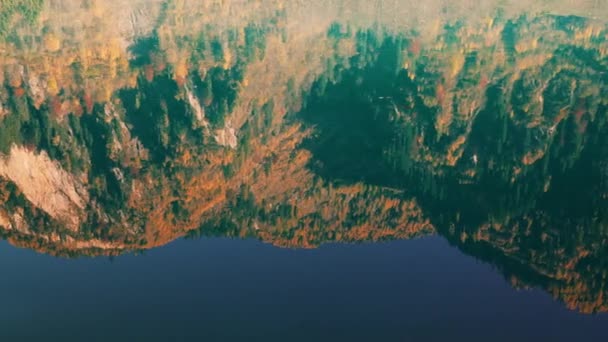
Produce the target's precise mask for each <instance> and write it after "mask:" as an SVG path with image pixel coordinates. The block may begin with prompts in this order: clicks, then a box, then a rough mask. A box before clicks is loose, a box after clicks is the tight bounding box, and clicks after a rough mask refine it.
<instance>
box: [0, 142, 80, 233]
mask: <svg viewBox="0 0 608 342" xmlns="http://www.w3.org/2000/svg"><path fill="white" fill-rule="evenodd" d="M0 176H2V177H5V178H7V179H9V180H11V181H12V182H14V183H15V184H16V185H17V187H19V189H20V190H21V191H22V192H23V195H24V196H25V197H26V198H27V199H28V200H29V201H30V202H31V203H32V204H33V205H34V206H36V207H37V208H39V209H41V210H43V211H44V212H46V213H47V214H49V216H51V217H52V218H54V219H56V220H58V221H60V222H62V223H64V224H65V226H66V227H67V228H69V229H70V230H73V231H77V230H78V228H79V226H80V224H81V223H82V222H83V220H84V219H85V212H84V209H85V208H86V205H87V202H88V201H89V197H88V193H87V192H86V190H85V188H84V187H83V185H82V184H80V183H79V182H78V181H77V180H76V178H75V177H74V176H72V175H70V174H69V173H68V172H67V171H65V170H64V169H63V168H62V167H61V165H59V163H57V162H55V161H53V160H51V159H50V158H49V156H48V154H47V153H46V152H44V151H43V152H41V153H37V152H34V151H30V150H28V149H26V148H24V147H19V146H14V145H13V147H12V148H11V151H10V154H9V155H8V156H4V157H0Z"/></svg>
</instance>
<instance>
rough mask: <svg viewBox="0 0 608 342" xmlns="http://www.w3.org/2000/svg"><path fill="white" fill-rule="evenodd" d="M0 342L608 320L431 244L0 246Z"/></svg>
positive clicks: (457, 335)
mask: <svg viewBox="0 0 608 342" xmlns="http://www.w3.org/2000/svg"><path fill="white" fill-rule="evenodd" d="M0 271H1V272H2V275H3V277H2V281H1V282H0V293H1V298H0V302H1V303H2V305H1V306H0V339H1V340H2V341H13V340H32V341H34V340H37V341H41V340H50V341H55V340H62V341H108V340H113V341H115V340H118V341H134V340H155V341H156V340H158V341H162V340H185V339H189V340H205V341H315V340H332V341H408V340H447V339H452V340H461V339H462V337H463V336H466V337H467V340H476V341H485V340H495V341H513V340H522V341H526V340H533V339H535V340H543V341H548V340H551V341H561V340H573V339H574V340H596V341H603V340H606V339H607V338H608V329H606V327H607V326H608V325H606V324H607V323H608V315H605V314H604V315H597V316H589V315H582V314H579V313H576V312H573V311H569V310H568V309H566V308H565V307H564V306H563V304H561V303H559V302H556V301H554V300H553V299H552V298H551V297H550V296H549V295H547V294H546V293H545V292H541V291H539V290H527V291H522V290H515V289H513V288H512V287H511V286H510V285H509V284H508V283H507V282H506V281H505V279H503V277H501V276H500V275H499V274H498V273H497V272H495V271H494V270H492V268H491V267H490V266H489V265H487V264H484V263H480V262H478V261H477V260H475V259H474V258H472V257H469V256H465V255H463V254H462V253H460V252H459V251H458V250H457V249H455V248H453V247H451V246H449V245H448V244H447V242H445V241H444V240H443V239H442V238H436V237H433V238H425V239H421V240H412V241H397V242H390V243H378V244H361V245H325V246H323V247H322V248H319V249H317V250H288V249H278V248H275V247H272V246H269V245H265V244H262V243H260V242H257V241H252V240H227V239H210V240H206V239H204V240H186V241H183V240H182V241H177V242H175V243H173V244H170V245H168V246H165V247H163V248H159V249H155V250H151V251H149V252H146V254H144V255H127V256H123V257H118V258H116V259H114V260H113V261H110V260H108V259H105V258H100V259H79V260H64V259H57V258H53V257H50V256H46V255H41V254H37V253H35V252H33V251H30V250H23V249H16V248H14V247H12V246H10V245H8V244H7V243H6V242H2V243H0Z"/></svg>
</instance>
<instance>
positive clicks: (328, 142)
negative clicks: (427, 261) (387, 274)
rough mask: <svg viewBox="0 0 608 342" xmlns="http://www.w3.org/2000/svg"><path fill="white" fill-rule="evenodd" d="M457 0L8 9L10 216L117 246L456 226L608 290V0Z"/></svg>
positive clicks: (498, 250) (281, 241) (0, 168)
mask: <svg viewBox="0 0 608 342" xmlns="http://www.w3.org/2000/svg"><path fill="white" fill-rule="evenodd" d="M436 2H437V3H436V4H435V3H434V2H433V1H431V2H428V5H429V6H430V5H431V4H434V5H437V6H435V7H429V6H426V4H419V5H417V7H415V10H412V9H411V7H407V6H403V4H402V3H401V2H397V1H395V2H391V1H377V2H375V1H347V0H344V1H338V0H336V1H329V2H328V1H321V2H318V1H309V2H306V3H298V2H282V1H270V0H268V1H261V2H260V1H246V0H242V1H224V2H219V1H209V2H205V3H204V4H203V5H201V4H200V2H194V1H178V0H174V1H160V0H159V1H132V2H129V3H128V4H125V3H124V1H107V2H103V3H102V2H95V1H93V2H90V1H65V0H57V1H46V2H36V1H16V2H15V4H16V5H12V6H13V7H6V6H4V7H2V9H0V13H1V14H2V15H3V16H5V17H6V18H10V21H11V23H13V25H12V26H10V28H9V27H4V28H2V27H0V28H2V35H1V36H0V38H2V43H1V46H0V61H1V62H0V68H1V72H0V83H1V90H0V156H1V157H0V230H1V231H2V234H3V236H4V237H5V238H6V239H8V240H9V241H10V242H11V243H13V244H15V245H20V246H24V247H28V248H34V249H37V250H40V251H43V252H47V253H52V254H57V255H115V254H120V253H123V252H125V251H131V250H137V249H148V248H153V247H156V246H160V245H164V244H166V243H169V242H170V241H173V240H175V239H177V238H180V237H183V236H190V237H193V236H201V235H202V236H207V235H220V236H238V237H254V238H258V239H262V240H264V241H267V242H270V243H273V244H275V245H278V246H284V247H297V248H313V247H316V246H318V245H320V244H322V243H325V242H334V241H343V242H358V241H368V240H371V241H378V240H384V239H405V238H412V237H417V236H422V235H426V234H434V233H439V234H442V235H443V236H445V237H446V238H447V239H448V240H450V241H451V242H452V243H453V244H455V245H457V246H459V247H460V248H461V249H462V250H463V251H465V252H467V253H470V254H473V255H475V256H477V257H479V258H481V259H483V260H487V261H489V262H492V263H495V264H496V265H497V266H498V267H499V268H500V269H501V270H503V272H504V273H505V274H506V275H507V276H508V277H509V279H510V280H511V281H512V282H513V283H514V284H516V285H518V286H528V285H530V286H538V285H540V286H543V287H544V288H546V289H547V290H548V291H550V292H551V293H553V294H554V295H555V296H557V297H558V298H560V299H562V300H564V301H566V302H567V303H568V305H569V306H570V307H572V308H578V309H579V310H581V311H585V312H594V311H605V310H606V304H605V303H606V302H605V299H604V298H608V297H606V291H607V290H608V288H607V287H606V282H605V281H604V280H598V279H599V278H598V277H596V276H595V275H594V274H597V271H598V270H602V271H603V270H606V267H605V265H603V264H602V262H603V261H602V260H605V259H606V258H605V257H604V256H605V246H606V244H605V243H606V234H605V232H606V228H605V227H606V222H605V217H606V213H605V208H607V207H608V206H606V200H607V199H608V195H607V194H608V181H607V180H608V167H607V166H606V160H608V155H606V151H605V150H606V148H605V146H608V145H606V144H605V143H606V141H605V138H604V137H605V136H608V135H607V134H606V133H608V132H606V129H607V128H606V125H605V124H606V109H607V108H608V102H607V101H608V89H607V86H606V85H607V82H606V81H607V80H608V57H607V56H608V41H607V39H606V36H607V33H608V30H607V27H606V22H605V18H606V17H605V16H604V15H605V14H604V13H603V12H602V11H604V10H605V9H604V8H603V7H602V6H598V5H597V4H596V3H594V2H593V1H589V2H585V3H581V4H578V5H577V6H576V7H577V8H576V9H572V8H571V6H570V7H568V6H567V5H566V2H563V3H562V2H559V1H556V2H553V3H552V4H551V6H550V7H551V8H550V10H551V11H550V13H552V14H549V13H547V8H543V7H542V5H535V6H540V7H538V8H534V9H533V10H528V11H526V12H525V13H524V12H523V8H528V7H522V6H523V5H522V4H521V2H517V3H514V2H513V3H511V4H508V5H507V6H504V7H499V6H497V5H496V4H495V3H492V2H490V1H488V2H484V5H483V6H478V7H475V10H474V11H473V10H472V8H473V7H471V6H472V4H467V3H466V2H463V6H462V7H459V8H457V9H455V8H452V7H450V6H452V5H453V2H449V1H439V0H437V1H436ZM451 4H452V5H451ZM468 5H471V6H468ZM14 6H22V7H19V8H21V9H23V8H25V7H23V6H26V7H27V6H29V7H27V11H25V10H22V11H20V12H19V11H16V10H15V8H17V7H14ZM431 8H444V11H443V12H444V14H442V15H436V10H433V11H431ZM528 9H529V8H528ZM18 13H28V14H29V16H27V17H24V16H23V15H20V14H18ZM108 13H118V15H115V16H114V15H112V16H109V15H108ZM311 13H312V14H314V15H311ZM572 14H577V15H578V16H573V15H572ZM572 201H575V203H576V205H573V204H572ZM592 270H593V272H592ZM604 278H605V277H604ZM602 279H603V278H602Z"/></svg>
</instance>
